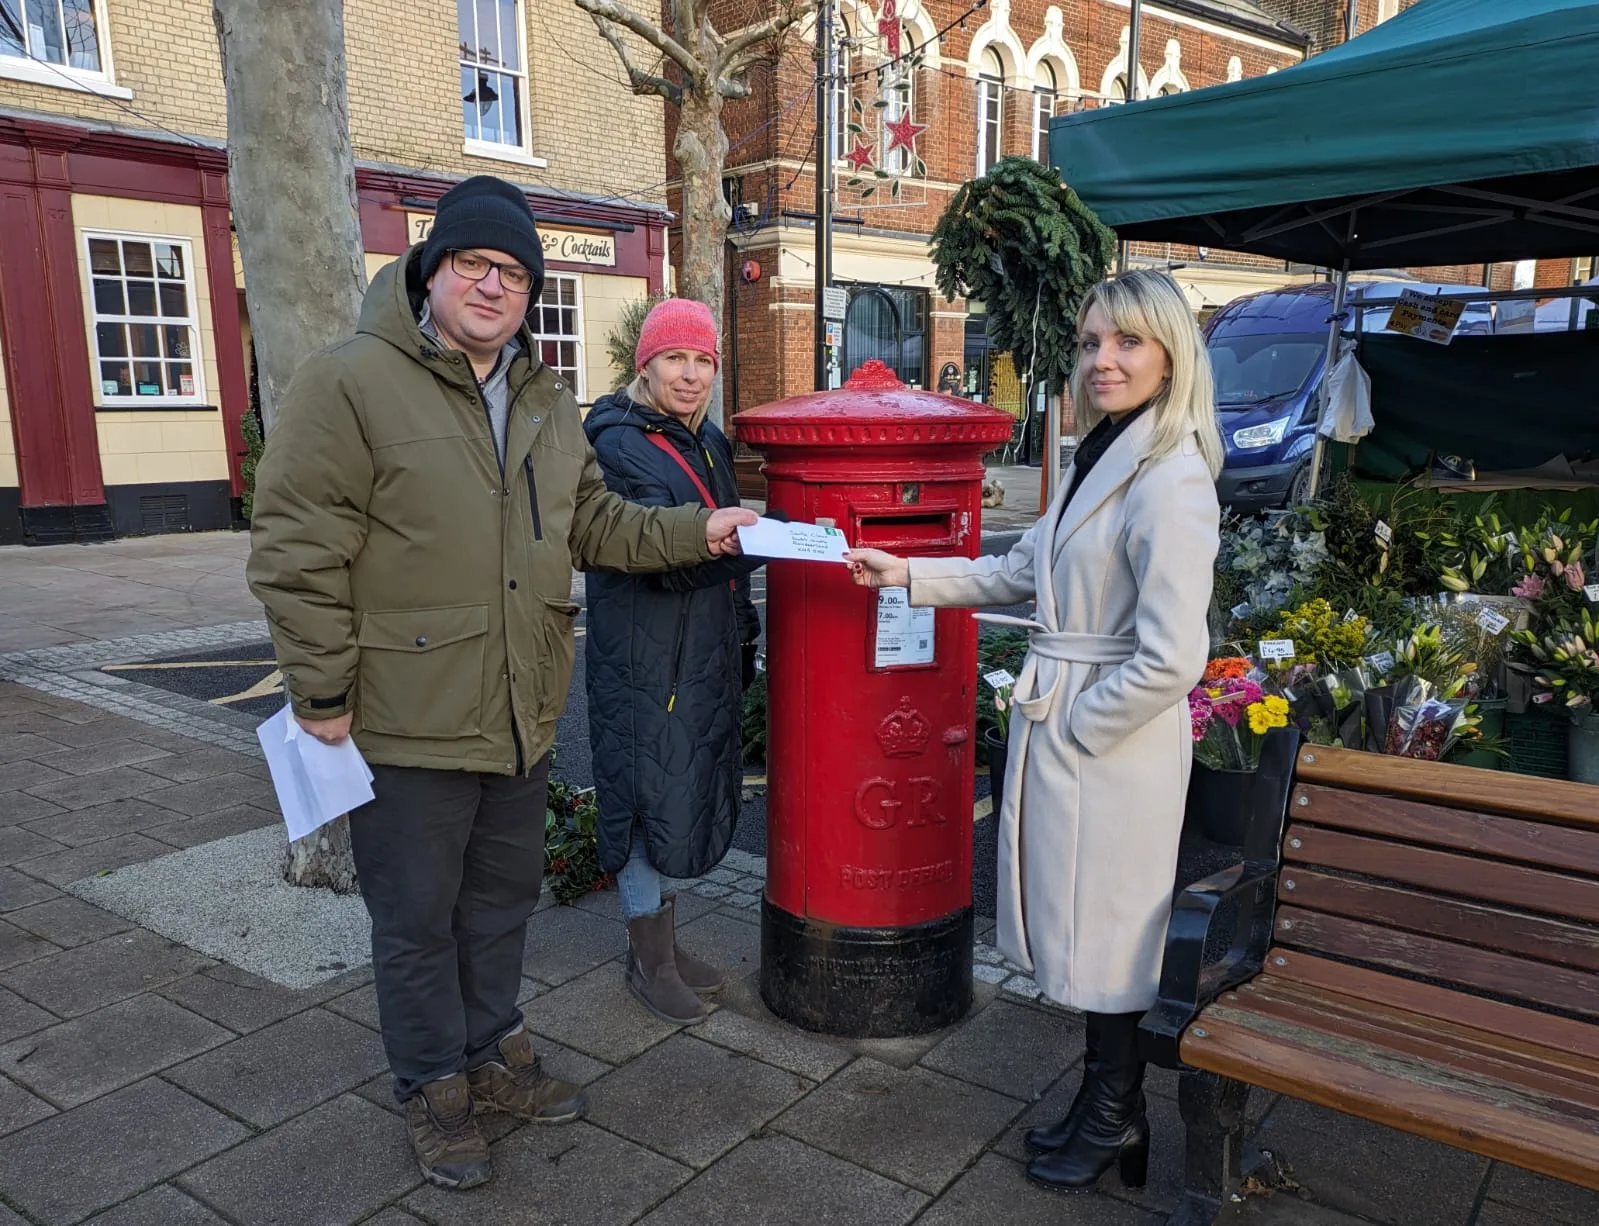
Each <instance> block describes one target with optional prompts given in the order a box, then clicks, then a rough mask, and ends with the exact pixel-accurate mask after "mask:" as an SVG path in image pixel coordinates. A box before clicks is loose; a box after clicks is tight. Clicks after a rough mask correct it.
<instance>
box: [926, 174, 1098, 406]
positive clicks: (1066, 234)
mask: <svg viewBox="0 0 1599 1226" xmlns="http://www.w3.org/2000/svg"><path fill="white" fill-rule="evenodd" d="M930 241H931V244H932V251H933V263H934V265H935V266H936V267H937V270H938V288H939V291H940V292H941V293H942V294H943V295H944V296H945V297H946V298H947V299H949V300H950V301H952V302H953V301H954V300H955V299H956V298H962V297H964V298H970V299H974V300H976V301H978V302H981V303H982V304H983V305H984V306H985V307H987V309H988V335H989V337H990V338H991V339H992V340H993V342H994V344H995V346H996V347H997V348H999V349H1001V350H1005V351H1007V352H1009V353H1010V354H1011V357H1012V360H1013V361H1014V363H1015V365H1016V370H1017V372H1018V373H1019V374H1021V375H1022V376H1023V377H1024V378H1026V377H1027V376H1028V372H1029V371H1030V372H1031V382H1032V384H1033V385H1034V386H1038V385H1042V386H1044V387H1046V388H1047V389H1048V390H1049V391H1051V392H1053V393H1056V394H1059V393H1060V392H1062V391H1063V390H1064V389H1065V386H1066V379H1067V377H1068V376H1069V375H1070V374H1071V370H1072V365H1073V360H1074V358H1075V355H1076V348H1077V311H1078V308H1079V307H1080V306H1081V305H1082V302H1083V298H1084V296H1085V295H1086V294H1087V293H1088V291H1089V290H1090V289H1091V288H1092V287H1093V286H1094V285H1096V284H1098V283H1099V282H1100V281H1102V280H1104V278H1105V274H1106V273H1107V272H1108V271H1109V269H1110V266H1111V264H1112V263H1113V261H1114V260H1115V258H1116V233H1115V231H1114V230H1111V229H1110V228H1109V227H1107V226H1106V225H1105V224H1104V223H1103V222H1101V221H1100V220H1099V218H1098V217H1096V216H1094V213H1093V211H1092V210H1091V209H1089V207H1088V206H1087V205H1085V204H1084V203H1083V202H1082V201H1081V200H1080V199H1078V197H1077V193H1076V192H1074V191H1072V189H1071V188H1069V187H1067V186H1066V184H1064V183H1062V182H1061V179H1060V174H1059V172H1058V171H1056V170H1054V169H1053V168H1051V167H1049V166H1045V165H1043V164H1042V163H1040V162H1036V161H1034V160H1033V159H1032V158H1024V157H1008V158H1002V159H1001V160H1000V161H999V162H998V164H996V165H995V167H994V168H993V169H992V170H991V171H989V172H988V174H986V175H984V176H983V177H982V178H980V179H973V180H972V181H971V182H969V183H967V184H965V185H964V186H962V187H961V189H960V190H959V191H958V192H956V193H955V198H954V199H953V200H951V201H950V204H949V208H947V209H946V210H945V211H944V215H943V216H942V217H941V218H939V221H938V225H937V226H936V227H935V228H934V230H933V235H932V238H931V240H930Z"/></svg>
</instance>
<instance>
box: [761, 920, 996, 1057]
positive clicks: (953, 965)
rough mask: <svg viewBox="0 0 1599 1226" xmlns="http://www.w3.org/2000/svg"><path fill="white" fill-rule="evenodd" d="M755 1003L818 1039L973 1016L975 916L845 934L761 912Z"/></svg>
mask: <svg viewBox="0 0 1599 1226" xmlns="http://www.w3.org/2000/svg"><path fill="white" fill-rule="evenodd" d="M761 998H762V999H763V1000H764V1001H765V1002H766V1006H767V1008H769V1009H770V1010H771V1011H772V1012H773V1013H775V1014H777V1016H778V1017H780V1018H783V1019H784V1020H785V1021H789V1022H793V1023H794V1025H796V1026H800V1027H803V1028H804V1029H806V1030H815V1031H819V1032H820V1033H822V1034H836V1035H842V1036H844V1037H846V1038H852V1039H887V1038H896V1037H901V1036H905V1035H913V1034H926V1033H927V1032H928V1031H931V1030H938V1029H941V1028H942V1027H944V1026H948V1025H951V1024H952V1023H954V1022H958V1021H960V1019H961V1018H963V1017H965V1016H966V1013H967V1011H968V1010H969V1009H970V1008H971V1007H972V909H971V908H970V907H967V908H966V909H965V910H963V911H957V912H956V913H955V914H953V915H947V916H944V917H943V918H942V919H936V920H933V921H931V922H929V923H925V924H914V925H911V926H910V927H905V928H846V927H841V926H839V925H837V924H827V923H823V922H821V921H819V920H806V919H803V918H801V917H800V916H797V915H791V914H790V913H789V912H787V911H784V910H783V909H781V908H780V907H774V906H773V905H772V904H771V902H770V901H767V900H763V901H762V904H761Z"/></svg>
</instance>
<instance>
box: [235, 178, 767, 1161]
mask: <svg viewBox="0 0 1599 1226" xmlns="http://www.w3.org/2000/svg"><path fill="white" fill-rule="evenodd" d="M543 281H544V257H543V247H542V244H541V242H540V239H539V236H538V232H537V230H536V229H535V227H534V223H533V215H532V212H531V211H530V210H529V208H528V205H527V199H526V197H525V196H524V195H523V194H522V193H521V192H520V191H519V190H518V189H517V188H515V187H514V186H512V185H511V184H509V183H506V182H504V181H502V180H500V179H495V178H492V177H490V176H487V175H480V176H477V177H475V178H471V179H467V180H466V181H465V182H463V183H460V184H458V185H457V186H456V187H454V188H452V189H451V190H450V191H449V192H447V193H445V195H444V196H443V197H442V198H441V199H440V201H439V207H438V213H437V216H436V217H435V219H434V225H433V230H432V233H431V235H430V236H429V238H428V240H427V241H426V242H425V243H422V244H419V245H418V246H416V247H413V248H412V249H411V250H410V251H408V252H407V253H406V254H405V255H404V256H402V257H401V258H400V259H399V260H397V261H396V262H395V263H392V264H390V265H388V266H387V267H386V268H384V269H383V270H382V271H381V272H379V273H378V275H377V277H376V278H375V279H374V280H373V282H372V285H371V287H370V288H369V289H368V291H367V294H366V300H365V303H364V304H363V306H362V309H361V320H360V323H359V325H358V327H357V330H356V334H355V336H353V337H351V338H350V339H348V340H345V341H343V342H341V343H339V344H336V345H334V346H333V347H332V348H330V349H328V350H326V351H324V352H322V353H319V354H316V355H313V356H312V357H310V358H308V359H307V360H306V361H305V362H304V364H303V365H302V366H301V367H300V368H299V370H298V371H297V372H296V373H295V376H294V379H293V381H292V382H291V384H290V386H289V389H288V391H287V393H286V394H285V396H284V398H283V401H282V403H281V404H280V406H279V411H278V419H277V421H276V423H275V424H274V427H273V429H272V432H271V434H270V436H269V437H268V439H267V446H266V451H265V454H264V455H263V456H262V459H261V464H260V467H259V469H258V471H257V473H256V494H255V515H254V521H253V523H252V528H251V553H250V561H249V567H248V572H247V573H248V577H249V581H250V588H251V590H252V591H253V592H254V593H255V594H256V596H257V597H259V598H260V600H261V602H262V604H263V605H265V606H266V615H267V621H268V623H269V625H270V626H271V630H272V640H273V644H274V646H275V647H276V650H277V658H278V663H279V665H280V666H281V667H282V669H283V676H284V687H285V690H286V692H287V694H288V698H289V701H290V703H291V704H292V706H293V710H294V716H295V718H296V719H297V720H298V721H299V723H300V726H301V727H302V728H304V729H305V730H306V731H307V732H309V733H311V734H312V735H313V736H316V737H318V738H319V739H321V740H323V741H327V742H329V743H337V742H339V741H342V740H343V739H344V738H345V737H346V736H353V737H354V738H355V742H356V744H357V746H358V747H359V748H360V750H361V753H362V754H363V755H364V756H365V758H366V760H367V762H368V764H369V765H370V766H371V768H372V771H373V775H374V776H375V777H374V779H373V784H372V786H373V790H374V793H375V797H376V798H375V799H374V800H373V801H372V802H371V803H370V804H367V805H365V806H363V807H362V808H360V809H358V810H356V811H355V812H353V813H351V814H350V835H351V842H352V844H353V848H354V853H355V864H356V871H357V873H358V874H359V878H360V885H361V894H362V897H363V899H364V900H365V901H366V906H367V910H368V912H370V914H371V916H372V964H373V972H374V976H375V979H376V986H377V995H378V1010H379V1016H380V1020H381V1024H382V1030H383V1042H384V1047H385V1049H386V1051H387V1053H388V1059H389V1065H390V1068H391V1070H392V1071H393V1073H394V1079H395V1095H396V1097H397V1098H398V1099H399V1100H400V1102H401V1103H402V1104H403V1105H404V1110H405V1117H406V1123H407V1126H408V1128H409V1131H410V1134H411V1142H412V1146H413V1148H414V1149H415V1151H416V1155H417V1160H418V1162H419V1163H420V1165H421V1167H422V1172H423V1174H424V1175H425V1176H426V1177H427V1178H428V1179H429V1180H430V1181H431V1182H433V1183H436V1184H439V1185H441V1186H444V1187H453V1188H467V1187H474V1186H476V1185H478V1184H481V1183H483V1182H485V1181H487V1180H488V1179H489V1177H490V1174H491V1167H490V1160H489V1151H488V1146H487V1145H486V1144H485V1142H484V1139H483V1136H482V1134H481V1132H480V1131H479V1130H478V1126H477V1121H476V1116H475V1112H476V1111H477V1110H484V1109H488V1110H500V1111H506V1112H509V1113H510V1114H512V1115H515V1116H517V1117H519V1118H522V1119H528V1120H534V1121H537V1122H540V1123H564V1122H567V1121H570V1120H574V1119H576V1118H577V1117H578V1116H579V1115H580V1114H581V1113H582V1110H583V1094H582V1091H581V1090H579V1089H578V1087H576V1086H574V1085H570V1084H568V1083H566V1082H563V1081H559V1080H557V1079H555V1078H553V1077H550V1076H549V1075H548V1074H546V1073H545V1072H544V1070H543V1069H542V1067H541V1065H540V1063H539V1060H538V1057H537V1056H536V1055H534V1053H533V1049H532V1044H531V1043H530V1041H529V1037H528V1034H527V1031H526V1029H525V1028H524V1027H523V1024H522V1015H521V1012H520V1010H519V1009H518V1008H517V1006H516V998H517V996H518V994H519V991H520V987H521V968H522V945H523V939H524V936H525V934H526V929H527V920H528V917H529V915H531V914H532V911H533V907H534V904H535V903H536V902H537V899H538V893H539V884H540V881H541V877H542V873H543V868H544V807H545V786H546V783H547V781H548V776H549V751H550V746H551V744H552V743H553V741H554V738H555V721H556V718H557V716H558V715H559V714H560V712H561V709H562V707H563V706H564V705H565V702H566V693H567V687H568V684H569V682H570V681H571V674H572V661H573V650H574V644H573V633H572V626H573V621H574V619H575V618H576V616H577V612H578V609H577V606H576V605H574V604H573V603H572V601H571V584H572V571H573V568H574V567H575V568H577V569H579V570H609V571H651V570H665V569H668V568H671V567H679V566H688V565H692V564H694V563H697V562H703V561H706V560H708V559H710V558H712V557H715V556H718V555H720V554H725V553H733V552H737V550H738V539H737V535H736V531H735V530H736V528H737V527H738V525H740V524H752V523H754V522H755V516H754V514H753V513H752V512H749V511H745V510H742V509H740V508H736V507H735V508H728V509H724V510H718V511H714V512H713V511H709V510H705V509H703V508H699V507H692V508H689V507H685V508H671V509H651V508H645V507H641V506H639V505H637V504H636V503H631V502H628V501H626V500H624V499H622V498H620V497H618V496H616V495H615V494H612V493H610V492H608V491H607V490H606V488H605V481H604V479H603V477H602V476H601V474H600V470H599V467H598V466H597V464H596V463H595V459H594V453H593V451H592V450H591V449H590V448H589V445H588V441H587V440H586V439H585V438H584V435H583V426H582V422H581V420H580V417H579V414H578V407H577V401H576V399H575V398H574V396H573V389H571V388H570V387H568V386H566V383H565V381H564V380H563V378H562V376H560V375H559V374H557V373H556V372H555V371H553V370H551V369H550V368H549V367H547V366H545V365H543V363H542V362H541V361H540V360H539V350H538V345H537V343H536V342H535V341H534V340H533V337H532V334H531V332H530V331H529V330H528V329H527V327H526V324H525V322H524V320H525V317H526V315H527V313H528V309H529V306H530V304H535V303H537V301H538V299H539V295H540V293H541V291H542V287H543Z"/></svg>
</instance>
